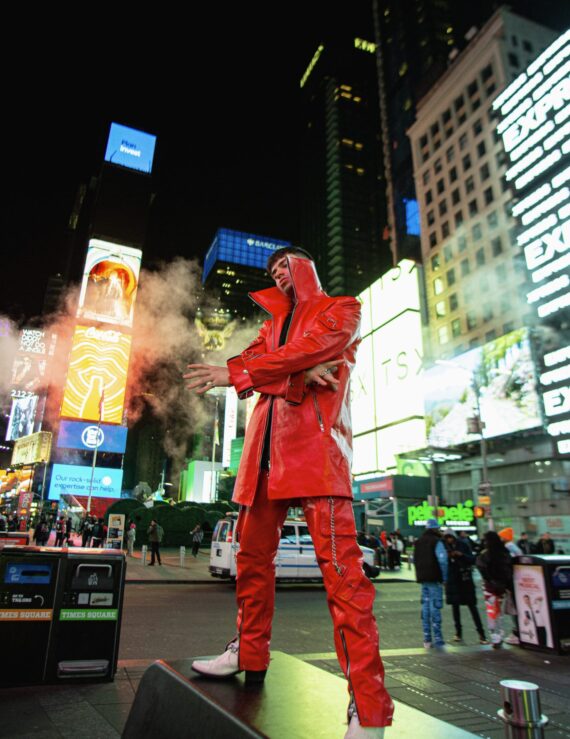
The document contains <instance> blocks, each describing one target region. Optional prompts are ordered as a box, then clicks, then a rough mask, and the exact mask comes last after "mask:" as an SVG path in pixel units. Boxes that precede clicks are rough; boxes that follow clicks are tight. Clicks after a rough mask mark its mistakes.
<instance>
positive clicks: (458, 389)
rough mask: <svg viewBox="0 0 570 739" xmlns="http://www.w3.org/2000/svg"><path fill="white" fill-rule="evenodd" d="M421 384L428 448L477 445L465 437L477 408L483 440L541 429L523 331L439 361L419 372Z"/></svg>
mask: <svg viewBox="0 0 570 739" xmlns="http://www.w3.org/2000/svg"><path fill="white" fill-rule="evenodd" d="M423 381H424V382H423V384H424V392H425V403H426V426H427V434H428V442H429V444H431V445H433V446H436V447H449V446H454V445H456V444H463V443H465V442H468V441H474V440H477V439H479V438H480V437H479V434H477V433H469V431H468V422H467V421H468V419H469V418H472V417H474V416H476V415H477V403H478V402H479V405H480V408H481V420H482V421H483V423H484V424H485V437H487V438H488V437H493V436H503V435H505V434H512V433H514V432H515V431H523V430H524V429H531V428H536V427H537V426H541V425H542V420H541V414H540V404H539V398H538V393H537V388H536V379H535V370H534V364H533V360H532V356H531V350H530V342H529V338H528V329H526V328H521V329H518V330H517V331H512V332H511V333H509V334H506V335H505V336H501V337H500V338H498V339H496V340H495V341H491V342H489V343H487V344H484V345H483V346H482V347H478V348H476V349H472V350H471V351H469V352H465V353H464V354H460V355H458V356H457V357H455V358H454V359H453V360H452V361H451V360H450V361H442V362H441V363H440V364H438V365H436V366H434V367H432V368H430V369H429V370H426V371H425V372H424V376H423ZM477 393H478V395H479V401H478V400H477Z"/></svg>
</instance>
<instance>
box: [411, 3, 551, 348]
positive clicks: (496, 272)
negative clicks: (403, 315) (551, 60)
mask: <svg viewBox="0 0 570 739" xmlns="http://www.w3.org/2000/svg"><path fill="white" fill-rule="evenodd" d="M554 37H555V34H554V33H553V32H552V31H550V30H549V29H546V28H544V27H543V26H540V25H538V24H536V23H534V22H532V21H529V20H526V19H524V18H522V17H521V16H518V15H515V14H514V13H511V12H509V11H507V10H504V9H501V10H499V11H497V12H496V13H495V14H494V15H493V17H492V18H491V19H490V20H489V21H488V23H487V24H486V25H485V26H484V27H483V28H482V29H481V31H480V32H479V33H478V34H477V35H476V36H475V37H474V38H473V40H472V41H471V43H470V44H469V45H468V46H467V48H466V49H465V50H464V51H463V52H462V53H461V54H459V55H458V56H457V57H456V58H455V60H454V62H453V64H452V65H451V67H450V68H449V69H448V70H447V72H446V73H445V74H444V75H443V76H442V77H441V78H440V79H439V80H438V82H437V83H436V84H435V85H434V86H433V87H432V89H431V90H430V91H429V93H427V94H426V95H425V96H424V97H423V98H422V99H421V100H420V101H419V102H418V104H417V112H416V121H415V123H414V124H413V125H412V126H411V127H410V129H409V131H408V133H409V136H410V141H411V148H412V154H413V162H414V177H415V182H416V191H417V195H418V200H419V209H420V214H421V251H422V260H423V262H424V266H425V279H426V295H427V303H428V314H429V337H430V347H429V354H431V356H432V358H446V357H447V358H448V357H451V356H454V355H456V354H461V353H462V352H465V351H467V350H468V349H470V348H473V347H475V346H479V345H481V344H483V343H485V342H488V341H492V340H493V339H494V338H496V337H498V336H502V335H503V334H506V333H509V332H510V331H513V330H514V329H516V328H519V327H521V326H524V325H528V324H529V322H530V320H531V319H530V317H529V316H527V314H528V312H529V311H528V308H527V304H526V298H525V290H524V285H525V282H526V274H525V269H524V263H523V261H522V259H521V250H520V248H519V247H518V246H517V241H516V229H515V226H516V223H515V220H514V218H513V217H512V215H511V206H512V203H511V200H512V194H511V192H510V189H509V187H508V184H507V183H506V180H505V178H504V174H505V170H506V158H505V154H504V149H503V144H502V141H501V140H500V137H499V136H498V135H497V133H496V120H495V118H494V115H493V110H492V102H493V100H494V99H495V98H496V96H497V95H498V94H499V92H500V91H501V90H503V89H504V88H505V87H506V86H507V85H508V84H509V83H510V82H511V81H512V80H513V79H514V78H515V77H517V76H518V74H519V72H520V69H521V68H522V67H524V66H526V65H528V64H529V63H530V62H531V61H532V60H533V59H534V57H535V56H536V55H537V54H538V52H539V51H540V50H541V49H544V48H545V47H546V46H547V45H548V44H549V43H550V42H551V41H552V40H553V38H554Z"/></svg>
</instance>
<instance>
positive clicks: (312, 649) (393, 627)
mask: <svg viewBox="0 0 570 739" xmlns="http://www.w3.org/2000/svg"><path fill="white" fill-rule="evenodd" d="M164 562H165V563H166V564H165V565H164V566H163V567H154V568H149V567H143V566H142V564H141V562H140V560H129V566H128V573H127V585H126V588H125V602H124V612H123V622H122V631H121V647H120V659H119V670H118V673H117V676H116V679H115V682H114V683H113V684H103V685H91V686H89V685H80V686H72V685H63V686H43V687H39V688H36V687H33V688H31V687H30V688H15V689H12V690H3V691H0V715H2V717H3V720H2V721H1V722H0V737H24V736H25V737H34V738H36V737H37V738H39V737H41V739H51V738H52V737H53V738H54V739H55V737H68V736H69V737H71V736H76V731H77V726H78V725H79V724H80V725H81V732H82V736H83V737H87V738H91V737H118V736H119V735H120V732H121V730H122V727H123V726H124V723H125V721H126V718H127V715H128V712H129V710H130V706H131V703H132V701H133V698H134V693H135V691H136V688H137V687H138V684H139V681H140V679H141V677H142V674H143V672H144V670H145V669H146V667H147V666H148V665H150V664H151V663H152V662H153V661H154V660H156V659H165V660H180V659H185V658H190V657H194V656H199V655H213V654H217V653H219V651H220V650H222V649H223V647H224V645H225V644H226V642H227V641H228V640H229V639H230V638H231V637H232V636H233V634H234V628H235V624H234V617H235V606H234V587H233V585H232V584H230V583H227V582H220V581H217V580H212V578H210V577H209V575H208V573H207V563H208V557H207V555H205V554H201V555H200V557H199V558H198V560H194V559H192V558H190V560H189V561H187V563H186V566H185V568H184V569H182V568H180V566H179V564H178V563H177V558H176V556H175V553H174V552H171V553H170V554H169V553H166V555H165V557H164ZM410 577H411V573H410V572H409V571H408V570H407V569H404V570H403V571H402V572H401V573H397V572H395V573H382V575H381V577H380V579H379V580H378V581H377V582H376V583H375V587H376V590H377V598H376V603H375V613H376V616H377V618H378V621H379V626H380V633H381V646H382V654H383V658H384V664H385V668H386V683H387V686H388V688H389V690H390V692H391V694H392V696H393V697H394V698H395V699H396V700H397V701H399V702H401V703H405V704H407V705H410V706H412V707H414V708H417V709H418V710H420V711H423V712H425V713H427V714H429V715H431V716H434V717H436V718H439V719H442V720H444V721H447V722H449V723H451V724H453V725H455V726H457V727H460V728H463V729H466V730H468V731H470V732H473V734H474V735H476V736H482V737H490V738H492V739H495V738H497V739H498V738H499V737H502V736H503V725H502V723H501V722H500V721H499V719H498V718H497V716H496V713H497V710H498V709H499V708H500V707H501V705H500V699H499V681H500V680H501V679H504V678H515V679H527V680H530V681H533V682H536V683H538V685H539V686H540V688H541V698H542V711H543V713H545V714H546V715H547V716H548V717H549V718H550V723H549V727H548V729H547V731H546V737H547V739H550V738H551V737H563V736H564V737H569V736H570V717H569V715H568V712H567V710H566V707H567V704H568V701H569V700H570V670H569V669H568V658H567V657H561V656H558V655H554V654H548V653H540V652H530V651H527V650H523V649H521V648H518V647H509V646H506V647H504V648H503V649H501V650H493V649H492V648H491V647H481V646H479V645H478V644H477V635H476V632H475V630H474V628H473V626H472V624H471V623H470V621H469V620H468V618H467V616H468V613H467V612H465V613H464V621H463V628H464V637H465V645H461V646H452V645H448V646H446V647H445V649H444V650H434V649H432V650H429V651H426V650H425V649H424V648H423V647H422V635H421V625H420V614H419V586H418V585H416V583H415V582H413V581H411V580H410ZM181 578H184V579H181ZM479 601H480V606H481V603H482V598H479ZM276 606H277V608H276V614H275V621H274V632H273V641H272V647H273V649H274V650H277V651H282V652H285V653H286V654H288V655H291V656H294V657H297V658H298V659H301V660H303V661H305V662H308V663H311V664H313V665H315V666H317V667H319V668H321V669H323V670H326V671H327V672H331V673H333V674H338V675H340V670H339V667H338V664H337V661H336V656H335V653H334V647H333V640H332V631H331V624H330V618H329V614H328V610H327V605H326V599H325V593H324V589H323V587H322V586H321V585H319V584H317V583H313V584H280V585H278V587H277V599H276ZM443 615H444V635H445V637H446V639H451V637H452V636H453V634H454V630H453V622H452V619H451V612H450V608H449V607H446V608H444V612H443ZM482 616H483V617H484V613H483V612H482ZM342 710H344V708H343V709H342ZM396 715H397V714H396ZM387 736H388V737H390V736H393V737H397V736H398V734H397V733H396V729H395V728H394V729H392V730H391V731H390V732H389V733H387Z"/></svg>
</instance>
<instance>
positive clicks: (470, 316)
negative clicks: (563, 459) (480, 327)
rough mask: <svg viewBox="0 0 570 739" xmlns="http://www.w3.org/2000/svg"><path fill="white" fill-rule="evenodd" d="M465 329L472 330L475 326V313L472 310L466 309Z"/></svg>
mask: <svg viewBox="0 0 570 739" xmlns="http://www.w3.org/2000/svg"><path fill="white" fill-rule="evenodd" d="M466 318H467V330H468V331H473V329H474V328H477V314H476V313H475V311H473V310H469V311H467V315H466Z"/></svg>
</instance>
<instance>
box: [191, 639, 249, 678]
mask: <svg viewBox="0 0 570 739" xmlns="http://www.w3.org/2000/svg"><path fill="white" fill-rule="evenodd" d="M238 655H239V639H235V640H234V641H231V642H230V643H229V644H228V645H227V647H226V651H225V652H224V653H223V654H220V656H219V657H216V658H215V659H209V660H194V662H192V669H193V670H194V672H199V673H200V675H206V676H207V677H231V676H232V675H237V674H238V672H241V670H240V668H239V660H238Z"/></svg>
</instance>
